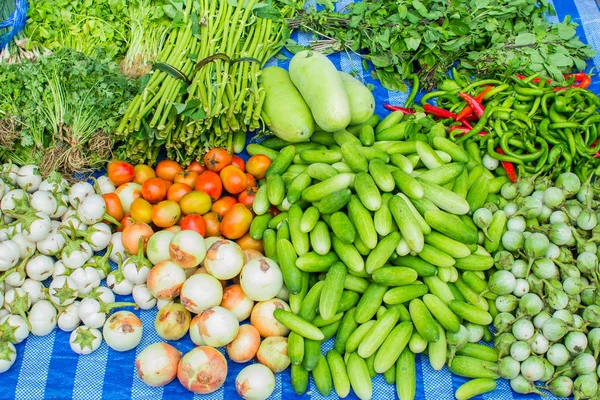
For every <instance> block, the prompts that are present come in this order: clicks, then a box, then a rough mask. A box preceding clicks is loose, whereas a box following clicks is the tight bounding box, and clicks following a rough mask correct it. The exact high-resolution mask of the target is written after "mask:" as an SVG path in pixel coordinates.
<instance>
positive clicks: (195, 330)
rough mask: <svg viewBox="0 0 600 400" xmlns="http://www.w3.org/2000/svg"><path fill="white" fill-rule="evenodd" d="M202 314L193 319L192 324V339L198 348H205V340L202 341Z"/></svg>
mask: <svg viewBox="0 0 600 400" xmlns="http://www.w3.org/2000/svg"><path fill="white" fill-rule="evenodd" d="M199 322H200V314H198V315H196V316H195V317H194V318H192V322H190V339H192V342H193V343H194V344H195V345H196V346H204V345H206V343H204V339H202V334H200V325H198V323H199Z"/></svg>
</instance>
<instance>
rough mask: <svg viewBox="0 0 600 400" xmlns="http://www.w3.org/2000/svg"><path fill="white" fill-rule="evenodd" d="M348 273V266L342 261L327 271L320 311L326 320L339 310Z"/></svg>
mask: <svg viewBox="0 0 600 400" xmlns="http://www.w3.org/2000/svg"><path fill="white" fill-rule="evenodd" d="M346 274H347V272H346V266H345V265H344V264H343V263H341V262H336V263H334V264H333V265H332V266H331V267H330V268H329V271H328V272H327V275H326V277H325V286H324V287H323V291H322V292H321V299H320V301H319V313H320V314H321V317H323V319H324V320H330V319H331V318H333V316H334V315H335V314H336V312H337V309H338V304H339V303H340V301H341V299H342V292H343V291H344V283H345V281H346Z"/></svg>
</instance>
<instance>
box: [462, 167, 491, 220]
mask: <svg viewBox="0 0 600 400" xmlns="http://www.w3.org/2000/svg"><path fill="white" fill-rule="evenodd" d="M489 192H490V180H489V179H488V178H487V177H486V176H484V175H481V176H480V177H479V178H477V180H475V182H473V185H471V187H470V188H469V192H468V193H467V202H468V203H469V207H470V210H471V212H472V213H474V212H475V211H477V210H478V209H480V208H481V207H483V205H484V203H485V199H486V198H487V196H488V194H489Z"/></svg>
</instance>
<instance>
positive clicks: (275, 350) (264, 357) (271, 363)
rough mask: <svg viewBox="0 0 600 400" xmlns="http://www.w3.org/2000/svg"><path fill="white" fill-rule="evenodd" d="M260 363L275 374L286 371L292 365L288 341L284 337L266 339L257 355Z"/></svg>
mask: <svg viewBox="0 0 600 400" xmlns="http://www.w3.org/2000/svg"><path fill="white" fill-rule="evenodd" d="M256 358H257V359H258V361H259V362H260V363H261V364H263V365H266V366H267V367H269V369H270V370H271V371H273V372H274V373H278V372H281V371H283V370H285V369H286V368H287V367H288V366H289V365H290V363H291V361H290V358H289V357H288V340H287V338H285V337H282V336H271V337H268V338H265V340H263V341H262V343H261V344H260V347H259V348H258V352H257V353H256Z"/></svg>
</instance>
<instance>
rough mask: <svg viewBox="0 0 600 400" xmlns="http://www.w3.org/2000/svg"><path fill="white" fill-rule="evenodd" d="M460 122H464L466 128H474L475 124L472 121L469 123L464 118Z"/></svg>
mask: <svg viewBox="0 0 600 400" xmlns="http://www.w3.org/2000/svg"><path fill="white" fill-rule="evenodd" d="M460 122H462V124H463V126H464V127H465V128H469V129H473V126H472V125H471V124H470V123H468V122H467V121H464V120H463V121H460Z"/></svg>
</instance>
